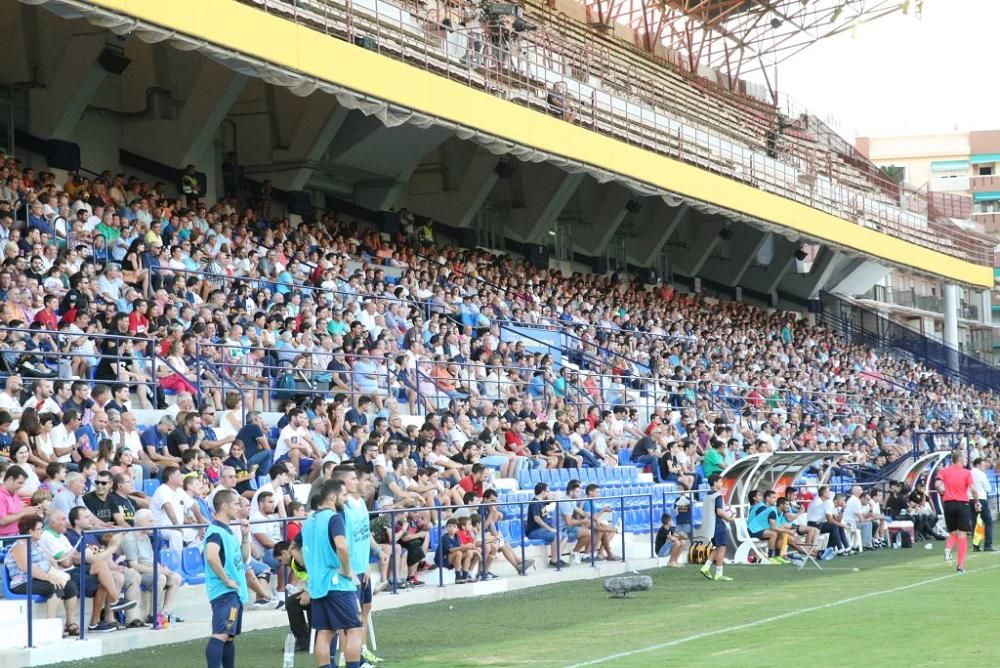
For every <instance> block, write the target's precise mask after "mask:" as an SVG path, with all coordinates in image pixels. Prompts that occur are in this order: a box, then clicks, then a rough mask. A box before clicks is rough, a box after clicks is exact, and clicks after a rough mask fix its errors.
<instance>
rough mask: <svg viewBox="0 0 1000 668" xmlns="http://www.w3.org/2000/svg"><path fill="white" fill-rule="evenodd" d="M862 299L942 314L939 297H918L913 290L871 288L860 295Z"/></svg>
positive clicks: (942, 309) (942, 308) (880, 286)
mask: <svg viewBox="0 0 1000 668" xmlns="http://www.w3.org/2000/svg"><path fill="white" fill-rule="evenodd" d="M862 298H863V299H872V300H874V301H877V302H882V303H883V304H893V305H895V306H902V307H903V308H912V309H918V310H920V311H930V312H931V313H942V312H943V311H944V305H943V300H942V299H941V297H934V296H932V295H918V294H916V293H915V292H914V291H913V290H890V289H889V288H887V287H885V286H884V285H875V286H872V289H871V290H869V291H868V292H866V293H865V294H864V295H862Z"/></svg>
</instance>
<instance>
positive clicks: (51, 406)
mask: <svg viewBox="0 0 1000 668" xmlns="http://www.w3.org/2000/svg"><path fill="white" fill-rule="evenodd" d="M31 389H32V392H33V394H32V395H31V396H30V397H28V400H27V401H25V402H24V403H23V404H21V408H22V410H23V409H25V408H34V409H35V412H36V413H38V414H39V415H41V414H42V413H53V414H55V415H62V408H60V407H59V404H57V403H56V401H55V399H53V398H52V381H51V380H45V379H44V378H39V379H38V380H36V381H35V384H34V386H33V387H32V388H31ZM11 417H13V416H11Z"/></svg>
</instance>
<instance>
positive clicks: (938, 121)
mask: <svg viewBox="0 0 1000 668" xmlns="http://www.w3.org/2000/svg"><path fill="white" fill-rule="evenodd" d="M911 4H912V3H911ZM998 35H1000V0H924V8H923V14H922V17H921V18H920V19H917V18H916V17H915V16H914V13H913V10H912V9H911V11H910V15H909V16H904V15H902V14H900V13H896V14H894V15H892V16H889V17H886V18H882V19H879V20H878V21H875V22H872V23H869V24H866V25H863V26H861V27H859V28H858V29H857V30H856V31H855V34H854V35H853V36H852V35H851V33H850V31H848V32H846V33H844V34H842V35H838V36H837V37H832V38H830V39H828V40H826V41H822V42H819V43H818V44H815V45H813V46H811V47H810V48H808V49H806V50H805V51H803V52H801V53H799V54H797V55H796V56H794V57H793V58H791V59H789V60H788V61H786V62H784V63H782V64H780V65H778V89H779V91H781V92H782V93H784V94H787V95H789V96H790V97H792V98H793V99H794V100H796V101H797V102H798V103H799V104H800V105H802V106H804V107H805V108H807V109H809V110H810V111H812V112H814V113H816V115H818V116H820V117H821V118H825V117H827V116H828V115H829V116H832V117H834V118H836V119H838V121H839V126H838V127H837V128H836V129H837V130H838V131H839V132H840V134H841V135H843V136H844V137H845V138H847V139H853V138H854V137H856V136H879V135H904V134H924V133H932V132H950V131H953V130H958V131H968V130H996V129H1000V85H998V84H997V81H996V77H995V75H994V73H995V72H996V71H997V69H996V68H997V65H996V63H997V60H998V55H997V54H996V53H995V47H994V45H995V44H997V43H998V40H997V36H998ZM748 78H750V79H752V80H758V81H759V80H760V79H759V74H752V75H750V76H749V77H748Z"/></svg>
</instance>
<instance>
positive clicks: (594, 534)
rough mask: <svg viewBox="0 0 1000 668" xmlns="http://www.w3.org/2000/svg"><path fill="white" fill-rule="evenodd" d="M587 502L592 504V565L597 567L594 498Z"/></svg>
mask: <svg viewBox="0 0 1000 668" xmlns="http://www.w3.org/2000/svg"><path fill="white" fill-rule="evenodd" d="M587 503H588V504H590V567H591V568H597V558H596V556H597V555H596V554H595V548H594V542H595V539H596V538H597V534H596V533H595V532H594V500H593V499H590V500H589V501H588V502H587Z"/></svg>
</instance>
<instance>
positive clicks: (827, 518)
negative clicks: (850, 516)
mask: <svg viewBox="0 0 1000 668" xmlns="http://www.w3.org/2000/svg"><path fill="white" fill-rule="evenodd" d="M806 523H807V524H808V525H809V526H811V527H816V528H817V529H819V530H820V533H828V534H830V545H831V546H832V547H833V548H834V549H835V550H836V551H837V554H847V553H848V552H850V548H849V547H848V541H847V532H846V531H845V530H844V523H843V522H842V521H841V520H840V519H839V518H838V517H837V509H836V507H835V506H834V504H833V492H831V491H830V488H829V487H827V486H826V485H823V486H822V487H820V488H819V490H818V493H817V495H816V498H815V499H813V501H812V503H810V504H809V510H808V512H807V513H806Z"/></svg>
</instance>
